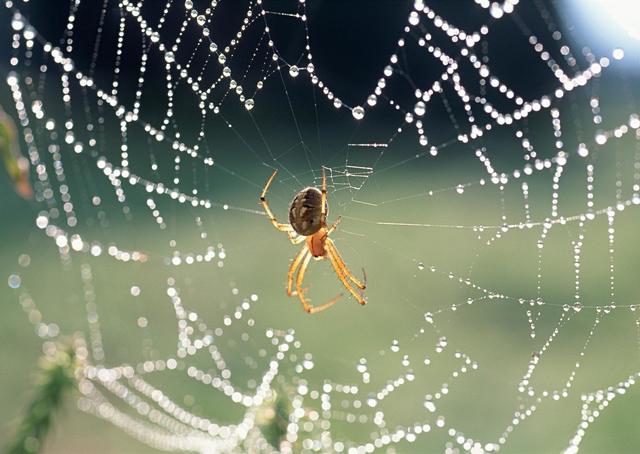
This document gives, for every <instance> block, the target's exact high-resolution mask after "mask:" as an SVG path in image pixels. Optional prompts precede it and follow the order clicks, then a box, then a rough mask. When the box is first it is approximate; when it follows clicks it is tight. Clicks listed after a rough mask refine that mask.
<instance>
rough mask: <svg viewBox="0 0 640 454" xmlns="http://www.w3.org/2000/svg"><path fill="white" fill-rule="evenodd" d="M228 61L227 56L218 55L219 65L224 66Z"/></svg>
mask: <svg viewBox="0 0 640 454" xmlns="http://www.w3.org/2000/svg"><path fill="white" fill-rule="evenodd" d="M226 61H227V56H226V55H225V54H220V55H218V63H220V64H221V65H223V64H224V62H226Z"/></svg>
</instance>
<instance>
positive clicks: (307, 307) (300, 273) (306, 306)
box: [296, 254, 342, 314]
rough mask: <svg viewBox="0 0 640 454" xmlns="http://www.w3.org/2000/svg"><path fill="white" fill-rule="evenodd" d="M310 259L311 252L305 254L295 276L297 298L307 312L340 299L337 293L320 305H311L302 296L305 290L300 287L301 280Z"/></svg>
mask: <svg viewBox="0 0 640 454" xmlns="http://www.w3.org/2000/svg"><path fill="white" fill-rule="evenodd" d="M310 261H311V254H306V256H305V258H304V260H303V262H302V265H301V266H300V271H298V277H297V278H296V292H297V293H298V298H300V302H301V303H302V306H303V307H304V310H305V312H308V313H309V314H315V313H316V312H320V311H323V310H325V309H328V308H330V307H331V306H333V305H334V304H335V303H336V301H338V300H339V299H340V297H341V296H342V295H338V296H336V297H335V298H333V299H332V300H330V301H328V302H326V303H324V304H322V305H320V306H312V305H311V303H309V302H308V301H307V300H306V299H305V297H304V291H305V290H304V289H303V288H302V281H303V280H304V273H305V272H306V271H307V266H309V262H310Z"/></svg>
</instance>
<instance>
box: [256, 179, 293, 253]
mask: <svg viewBox="0 0 640 454" xmlns="http://www.w3.org/2000/svg"><path fill="white" fill-rule="evenodd" d="M277 173H278V171H277V170H274V171H273V173H272V174H271V176H270V177H269V179H268V180H267V184H265V185H264V189H263V190H262V193H261V194H260V203H261V204H262V208H263V209H264V211H265V213H266V214H267V216H268V217H269V220H270V221H271V224H273V226H274V227H275V228H276V229H278V230H280V231H281V232H285V233H286V234H287V236H288V237H289V241H291V242H292V243H293V244H300V243H302V242H303V241H304V236H301V235H298V234H297V233H296V231H295V230H294V229H293V227H291V225H289V224H283V223H281V222H278V220H277V219H276V217H275V216H274V214H273V212H272V211H271V208H269V202H267V191H268V190H269V186H271V182H272V181H273V179H274V178H275V177H276V174H277Z"/></svg>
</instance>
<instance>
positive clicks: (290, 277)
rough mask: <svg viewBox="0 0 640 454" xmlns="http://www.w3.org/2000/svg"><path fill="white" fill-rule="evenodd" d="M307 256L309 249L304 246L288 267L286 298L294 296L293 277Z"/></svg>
mask: <svg viewBox="0 0 640 454" xmlns="http://www.w3.org/2000/svg"><path fill="white" fill-rule="evenodd" d="M307 254H309V248H308V247H307V245H306V244H305V245H304V246H303V247H302V249H301V250H300V252H299V253H298V255H296V257H295V258H294V259H293V261H292V262H291V266H289V272H288V273H287V296H292V295H295V294H296V291H295V290H293V276H294V275H295V273H296V271H297V270H298V267H299V266H300V263H301V262H302V259H304V258H305V256H306V255H307Z"/></svg>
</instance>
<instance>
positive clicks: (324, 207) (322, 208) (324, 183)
mask: <svg viewBox="0 0 640 454" xmlns="http://www.w3.org/2000/svg"><path fill="white" fill-rule="evenodd" d="M320 214H321V218H322V219H324V218H325V216H326V214H327V176H326V175H325V173H324V167H322V199H321V204H320Z"/></svg>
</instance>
